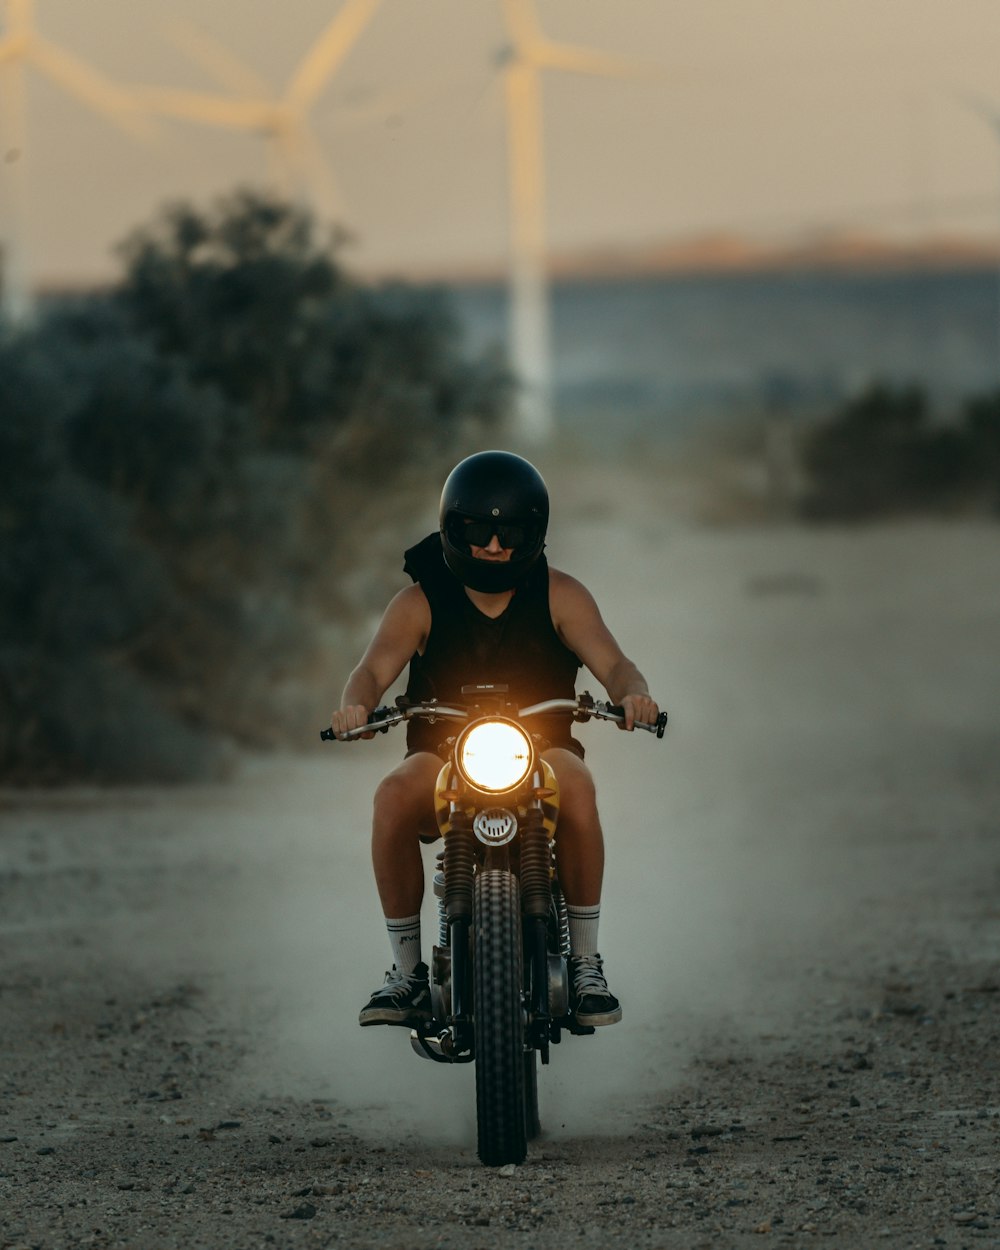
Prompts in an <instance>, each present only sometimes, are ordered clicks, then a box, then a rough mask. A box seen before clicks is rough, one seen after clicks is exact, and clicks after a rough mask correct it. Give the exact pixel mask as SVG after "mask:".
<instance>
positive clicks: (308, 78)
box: [141, 0, 381, 214]
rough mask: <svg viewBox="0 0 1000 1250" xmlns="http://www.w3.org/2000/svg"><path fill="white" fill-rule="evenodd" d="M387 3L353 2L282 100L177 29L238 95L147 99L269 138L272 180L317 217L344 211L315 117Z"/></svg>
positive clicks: (156, 92)
mask: <svg viewBox="0 0 1000 1250" xmlns="http://www.w3.org/2000/svg"><path fill="white" fill-rule="evenodd" d="M380 3H381V0H345V3H344V4H343V5H342V6H341V8H340V10H339V11H338V13H337V14H336V16H335V17H334V18H333V20H332V21H331V22H330V23H329V24H328V25H327V27H326V28H325V30H323V31H322V32H321V34H320V35H319V36H318V38H317V39H316V41H315V43H313V45H312V47H311V48H309V49H308V51H307V52H306V54H305V56H304V57H303V58H302V60H301V61H300V62H299V64H298V66H297V67H296V69H295V71H294V72H293V74H292V76H291V78H290V79H289V82H288V84H287V86H286V87H285V89H284V91H283V92H282V94H281V95H280V96H275V95H274V94H273V93H272V92H271V91H270V90H269V89H268V87H267V85H266V84H264V83H263V82H262V81H261V80H260V79H259V78H258V77H257V76H256V75H255V74H254V73H253V72H252V71H251V70H249V69H247V68H246V67H245V66H244V65H242V64H241V63H240V62H239V61H238V60H237V59H236V58H235V57H233V56H232V55H231V54H230V53H229V52H228V51H226V50H225V49H224V48H222V47H220V46H219V45H218V44H216V43H214V42H213V41H211V40H209V39H208V38H207V37H205V36H203V35H199V34H196V33H195V32H193V31H191V30H190V29H184V28H180V29H179V30H177V32H176V35H177V38H178V39H179V40H180V41H181V42H182V43H183V44H185V45H186V49H187V51H188V52H189V54H190V55H191V56H192V57H193V58H194V59H195V60H197V61H199V62H200V63H201V64H202V65H203V66H204V67H205V68H207V69H208V70H209V71H210V72H211V73H212V74H213V76H214V77H215V78H217V79H218V80H220V82H221V83H222V85H223V86H225V87H227V88H229V91H230V94H225V95H219V94H213V93H211V92H200V91H183V90H174V89H171V88H159V87H148V88H144V89H142V90H141V97H142V99H143V100H144V101H145V103H146V105H147V106H148V107H149V108H150V109H151V111H152V112H154V113H157V114H159V115H161V116H164V117H172V118H178V119H181V120H183V121H190V122H195V123H197V124H199V125H203V126H217V127H222V128H224V129H229V130H243V131H248V132H251V133H257V134H261V135H263V136H264V137H265V138H266V139H267V140H268V141H269V146H270V149H271V150H270V164H271V173H272V180H275V181H277V183H278V185H279V186H280V187H281V189H282V190H283V191H284V192H285V193H286V194H289V195H290V196H292V197H293V198H296V199H299V200H309V201H311V202H312V205H313V207H314V208H316V209H317V211H321V212H323V213H325V214H332V213H333V212H334V211H335V210H336V209H337V207H338V206H339V195H338V192H337V188H336V184H335V182H334V177H333V173H332V172H331V170H330V167H329V165H328V164H327V161H326V158H325V157H324V155H323V153H322V150H321V148H320V146H319V143H318V142H317V140H316V138H315V137H314V135H313V134H312V131H311V130H310V128H309V121H308V114H309V111H310V110H311V109H312V108H313V106H314V105H315V104H316V101H317V100H318V99H319V97H320V95H321V93H322V92H323V91H324V90H325V89H326V88H327V86H328V85H329V83H330V81H331V79H332V78H333V77H334V75H335V74H336V73H337V71H338V70H339V69H340V67H341V65H342V64H343V62H344V61H345V60H346V58H347V56H348V54H349V53H350V51H351V49H352V48H353V47H354V45H355V44H356V43H357V41H358V39H359V38H360V37H361V35H362V34H363V32H364V30H365V28H366V27H367V26H368V24H369V22H370V21H371V19H372V18H373V17H374V15H375V11H376V9H377V8H378V7H379V4H380Z"/></svg>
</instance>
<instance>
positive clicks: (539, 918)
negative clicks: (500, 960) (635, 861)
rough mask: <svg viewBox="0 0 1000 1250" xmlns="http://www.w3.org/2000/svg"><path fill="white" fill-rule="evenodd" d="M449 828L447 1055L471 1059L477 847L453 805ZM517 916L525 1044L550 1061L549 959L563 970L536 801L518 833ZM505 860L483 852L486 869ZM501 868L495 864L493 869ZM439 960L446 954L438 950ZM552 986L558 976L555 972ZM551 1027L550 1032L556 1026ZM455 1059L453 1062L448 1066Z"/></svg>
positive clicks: (444, 901) (500, 852)
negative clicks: (553, 939) (554, 943)
mask: <svg viewBox="0 0 1000 1250" xmlns="http://www.w3.org/2000/svg"><path fill="white" fill-rule="evenodd" d="M449 826H450V827H449V830H448V832H447V833H446V834H445V844H444V851H443V853H442V856H441V859H442V860H443V864H442V867H443V869H444V871H443V878H444V879H443V882H441V886H442V890H441V893H442V898H441V931H440V934H439V940H440V942H441V945H442V947H444V946H446V947H447V957H448V962H449V964H450V969H449V972H450V975H449V976H448V980H449V982H450V990H451V995H450V998H451V1002H450V1013H449V1015H448V1025H449V1030H448V1031H449V1034H450V1037H449V1038H448V1044H447V1047H446V1049H447V1050H448V1051H449V1052H450V1053H451V1055H453V1056H459V1055H464V1054H471V1052H472V1051H473V1050H474V1046H475V1035H474V1024H473V1021H474V1004H473V1002H472V977H471V968H470V949H471V943H470V932H471V928H472V911H473V876H474V873H475V860H476V846H475V835H474V834H473V832H472V819H471V817H470V816H469V815H468V813H466V812H465V811H462V810H459V809H458V807H457V805H456V804H453V805H452V810H451V813H450V815H449ZM519 840H520V847H519V851H520V867H519V877H520V883H521V914H522V917H523V927H522V933H523V945H524V969H525V988H524V1001H525V1009H526V1012H527V1017H528V1027H527V1030H526V1034H525V1040H526V1042H527V1045H528V1046H529V1047H530V1048H532V1049H537V1050H538V1051H539V1053H540V1054H541V1058H542V1063H548V1060H549V1040H550V1037H551V1036H555V1037H556V1040H558V1024H557V1022H555V1021H554V1020H553V1014H552V1006H553V1004H552V1002H551V997H550V979H551V972H552V970H550V960H555V961H556V962H558V963H560V964H562V963H563V962H564V961H563V958H562V957H563V956H564V954H565V952H564V951H562V950H560V951H559V953H558V954H552V955H550V952H549V932H548V921H549V915H550V912H551V909H552V899H553V890H552V871H551V868H552V850H551V846H550V844H549V837H548V832H547V830H546V828H545V824H544V821H543V818H542V808H541V801H540V800H537V799H536V800H535V801H534V803H533V804H532V806H531V807H530V808H529V809H528V811H527V814H526V816H525V817H524V818H523V820H522V822H521V829H520V835H519ZM493 856H497V857H498V858H499V857H501V856H502V858H503V866H505V867H506V866H507V864H508V858H507V848H506V847H505V848H498V849H496V850H487V851H486V859H487V863H488V862H489V860H490V859H491V858H492V857H493ZM498 866H499V865H498ZM441 953H442V954H444V951H442V952H441ZM556 976H557V980H558V976H559V974H558V973H557V974H556ZM559 998H560V995H559V994H558V992H557V995H556V1000H557V1010H558V1009H559V1008H560V1007H561V1012H560V1013H559V1014H560V1015H562V1014H565V1004H564V1003H561V1002H559ZM554 1024H555V1026H556V1027H555V1031H554V1029H553V1026H554ZM452 1061H453V1060H452Z"/></svg>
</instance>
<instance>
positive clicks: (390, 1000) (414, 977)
mask: <svg viewBox="0 0 1000 1250" xmlns="http://www.w3.org/2000/svg"><path fill="white" fill-rule="evenodd" d="M430 1018H431V991H430V986H429V985H428V984H427V965H426V964H417V966H416V967H415V968H414V969H413V971H412V972H411V973H405V972H398V971H397V970H396V965H395V964H393V965H392V967H391V968H390V969H389V971H388V972H387V973H386V974H385V983H384V984H383V985H380V986H379V988H378V989H377V990H374V991H373V992H372V996H371V1001H370V1002H369V1003H368V1005H367V1006H366V1007H362V1008H361V1014H360V1015H359V1016H358V1023H359V1024H360V1025H361V1026H362V1027H364V1026H365V1025H366V1024H401V1025H403V1026H404V1027H405V1028H408V1029H409V1028H412V1027H413V1026H414V1025H417V1024H420V1023H422V1022H423V1021H424V1020H430Z"/></svg>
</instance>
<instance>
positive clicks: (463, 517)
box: [439, 451, 549, 594]
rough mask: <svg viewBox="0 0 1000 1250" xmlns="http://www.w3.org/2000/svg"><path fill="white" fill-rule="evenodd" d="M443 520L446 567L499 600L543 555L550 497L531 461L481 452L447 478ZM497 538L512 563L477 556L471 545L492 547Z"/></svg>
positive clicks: (507, 452)
mask: <svg viewBox="0 0 1000 1250" xmlns="http://www.w3.org/2000/svg"><path fill="white" fill-rule="evenodd" d="M439 515H440V524H441V546H442V549H443V551H444V560H445V564H447V566H448V568H450V569H451V571H452V572H453V573H454V574H455V576H456V577H457V578H458V580H459V581H460V582H462V583H463V585H465V586H468V587H469V588H470V589H471V590H480V591H483V592H485V593H487V594H498V593H500V592H501V591H504V590H510V589H511V588H512V587H513V586H515V585H516V584H517V583H518V582H519V581H521V580H522V579H523V578H524V577H525V575H526V574H527V573H528V571H529V569H531V567H532V566H533V565H534V564H535V562H536V560H537V559H538V557H539V556H540V555H541V554H542V548H543V547H544V546H545V530H546V528H547V526H548V523H549V492H548V491H547V490H546V488H545V482H544V481H543V480H542V475H541V474H540V473H539V472H538V470H537V469H536V468H535V466H534V465H533V464H529V463H528V461H527V460H523V459H522V458H521V457H520V456H515V455H514V454H513V453H512V452H509V451H480V452H477V453H476V455H474V456H468V457H466V459H465V460H463V461H461V463H460V464H457V465H456V466H455V468H454V469H452V471H451V473H449V474H448V480H447V481H446V482H445V484H444V490H443V491H442V492H441V510H440V514H439ZM480 526H482V527H483V528H479V527H480ZM486 526H489V527H490V532H489V534H486ZM473 527H475V528H473ZM469 529H473V534H474V535H475V540H474V539H473V538H472V537H471V536H470V534H469V533H468V532H467V531H468V530H469ZM493 534H496V535H497V537H498V538H499V540H500V544H501V546H503V547H512V548H513V553H512V555H511V557H510V560H504V561H502V562H501V561H491V560H477V559H476V558H475V556H473V554H472V551H471V549H470V544H471V543H472V542H473V541H475V545H476V546H477V547H478V546H482V547H486V546H489V543H490V541H491V539H492V537H493Z"/></svg>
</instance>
